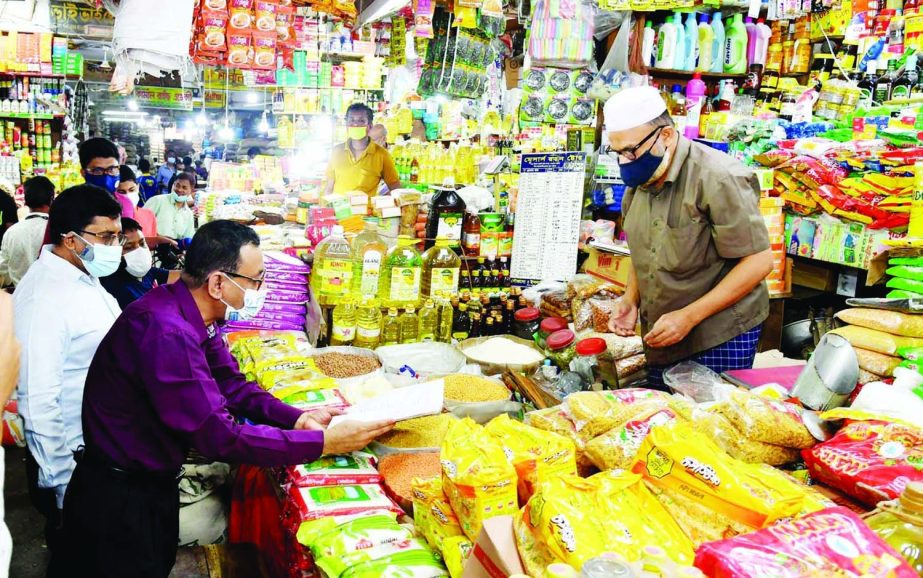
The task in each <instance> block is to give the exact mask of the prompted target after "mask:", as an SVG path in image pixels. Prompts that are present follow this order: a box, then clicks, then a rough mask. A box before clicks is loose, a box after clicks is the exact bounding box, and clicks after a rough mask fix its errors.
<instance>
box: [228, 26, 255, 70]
mask: <svg viewBox="0 0 923 578" xmlns="http://www.w3.org/2000/svg"><path fill="white" fill-rule="evenodd" d="M250 42H251V37H250V32H249V31H243V32H242V31H239V30H238V31H231V33H230V34H228V64H230V65H231V66H236V67H237V68H244V67H247V66H250V58H251V46H250Z"/></svg>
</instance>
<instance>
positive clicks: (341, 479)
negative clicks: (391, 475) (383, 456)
mask: <svg viewBox="0 0 923 578" xmlns="http://www.w3.org/2000/svg"><path fill="white" fill-rule="evenodd" d="M282 472H283V481H284V482H287V483H291V484H292V485H294V486H297V487H299V488H313V487H317V486H337V485H352V484H378V483H381V480H382V477H381V474H379V473H378V470H376V469H375V458H374V457H373V456H372V455H371V454H365V453H362V452H356V453H353V454H348V455H344V456H323V457H321V458H320V459H317V460H315V461H313V462H310V463H307V464H301V465H298V466H287V467H285V468H282Z"/></svg>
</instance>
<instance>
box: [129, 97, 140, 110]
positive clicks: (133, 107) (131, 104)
mask: <svg viewBox="0 0 923 578" xmlns="http://www.w3.org/2000/svg"><path fill="white" fill-rule="evenodd" d="M128 110H130V111H132V112H136V111H137V110H138V101H137V100H135V99H133V98H132V99H129V101H128Z"/></svg>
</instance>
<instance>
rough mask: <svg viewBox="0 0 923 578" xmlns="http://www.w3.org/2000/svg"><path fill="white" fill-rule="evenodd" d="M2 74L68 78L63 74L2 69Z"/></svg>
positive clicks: (0, 73) (0, 74)
mask: <svg viewBox="0 0 923 578" xmlns="http://www.w3.org/2000/svg"><path fill="white" fill-rule="evenodd" d="M0 76H29V77H41V78H59V79H63V78H66V77H65V75H63V74H42V73H41V72H14V71H10V70H7V71H0Z"/></svg>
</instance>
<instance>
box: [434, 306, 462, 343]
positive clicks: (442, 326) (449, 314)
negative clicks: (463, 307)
mask: <svg viewBox="0 0 923 578" xmlns="http://www.w3.org/2000/svg"><path fill="white" fill-rule="evenodd" d="M453 304H454V305H455V306H457V305H458V299H457V298H455V299H454V303H453V301H451V300H449V299H442V301H440V302H439V329H437V330H436V341H439V342H441V343H451V341H452V319H453V318H454V317H455V308H454V307H453Z"/></svg>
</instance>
